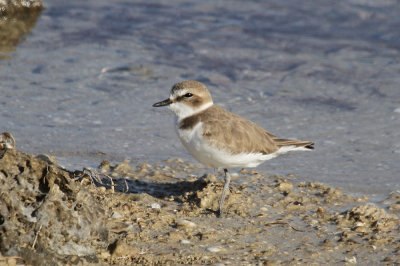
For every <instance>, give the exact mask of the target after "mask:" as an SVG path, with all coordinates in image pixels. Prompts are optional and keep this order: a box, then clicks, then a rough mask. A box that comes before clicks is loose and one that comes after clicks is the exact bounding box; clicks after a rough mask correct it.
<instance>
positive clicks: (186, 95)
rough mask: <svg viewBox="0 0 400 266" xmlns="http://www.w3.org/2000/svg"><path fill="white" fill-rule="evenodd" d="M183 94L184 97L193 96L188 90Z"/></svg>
mask: <svg viewBox="0 0 400 266" xmlns="http://www.w3.org/2000/svg"><path fill="white" fill-rule="evenodd" d="M184 96H185V97H186V98H190V97H192V96H193V94H191V93H190V92H188V93H186V94H185V95H184Z"/></svg>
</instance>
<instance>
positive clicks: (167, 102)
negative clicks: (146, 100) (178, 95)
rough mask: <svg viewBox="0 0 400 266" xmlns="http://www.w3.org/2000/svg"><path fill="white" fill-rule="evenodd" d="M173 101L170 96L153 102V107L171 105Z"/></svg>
mask: <svg viewBox="0 0 400 266" xmlns="http://www.w3.org/2000/svg"><path fill="white" fill-rule="evenodd" d="M171 103H172V102H171V100H170V99H169V98H168V99H166V100H164V101H161V102H158V103H155V104H153V107H161V106H167V105H170V104H171Z"/></svg>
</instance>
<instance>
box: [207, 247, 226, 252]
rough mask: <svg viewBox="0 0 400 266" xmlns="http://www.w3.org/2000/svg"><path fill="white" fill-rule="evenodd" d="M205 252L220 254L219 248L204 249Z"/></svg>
mask: <svg viewBox="0 0 400 266" xmlns="http://www.w3.org/2000/svg"><path fill="white" fill-rule="evenodd" d="M206 250H207V251H209V252H213V253H217V252H220V251H221V250H222V248H220V247H208V248H206Z"/></svg>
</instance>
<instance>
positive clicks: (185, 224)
mask: <svg viewBox="0 0 400 266" xmlns="http://www.w3.org/2000/svg"><path fill="white" fill-rule="evenodd" d="M176 225H177V227H185V228H194V227H196V224H195V223H193V222H191V221H188V220H185V219H182V220H178V221H177V222H176Z"/></svg>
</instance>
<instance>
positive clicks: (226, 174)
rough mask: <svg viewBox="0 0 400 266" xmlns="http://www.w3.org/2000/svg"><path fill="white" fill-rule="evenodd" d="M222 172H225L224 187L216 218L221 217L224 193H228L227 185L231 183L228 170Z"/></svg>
mask: <svg viewBox="0 0 400 266" xmlns="http://www.w3.org/2000/svg"><path fill="white" fill-rule="evenodd" d="M224 172H225V185H224V189H223V190H222V195H221V200H220V201H219V211H218V216H221V215H222V206H223V205H224V200H225V196H226V191H228V189H229V183H230V182H231V175H230V174H229V173H228V169H224Z"/></svg>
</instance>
